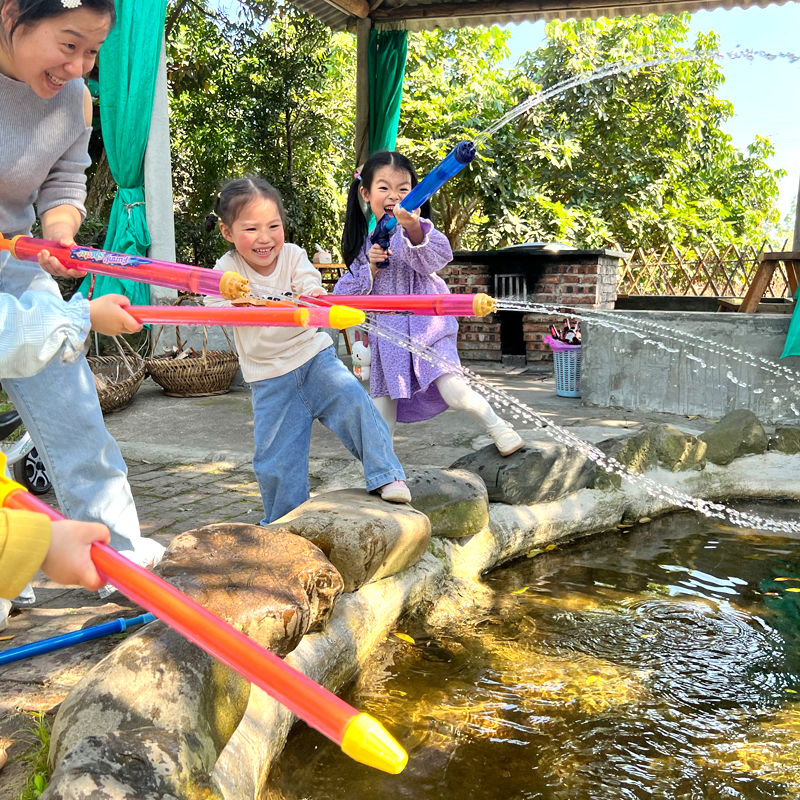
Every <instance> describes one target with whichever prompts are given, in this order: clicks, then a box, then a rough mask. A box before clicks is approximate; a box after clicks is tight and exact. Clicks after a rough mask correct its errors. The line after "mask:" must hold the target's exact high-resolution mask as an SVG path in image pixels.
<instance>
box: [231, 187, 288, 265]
mask: <svg viewBox="0 0 800 800" xmlns="http://www.w3.org/2000/svg"><path fill="white" fill-rule="evenodd" d="M219 230H220V233H222V236H223V237H224V238H225V239H227V240H228V241H229V242H230V243H231V244H232V245H233V246H234V247H235V248H236V250H237V251H238V253H239V255H241V256H242V258H244V260H245V261H246V262H247V263H248V264H249V265H250V266H251V267H252V268H253V269H254V270H255V271H256V272H258V273H259V274H261V275H270V274H271V273H272V272H273V270H274V269H275V264H276V263H277V260H278V254H279V253H280V252H281V248H282V247H283V243H284V232H283V220H282V219H281V215H280V211H278V207H277V206H276V205H275V203H273V202H272V200H267V199H266V198H263V197H257V198H256V199H254V200H251V201H250V202H249V203H248V204H247V205H246V206H244V207H243V208H242V210H241V212H240V213H239V216H238V217H237V218H236V219H235V220H234V222H233V224H232V225H231V226H230V227H228V226H227V225H226V224H225V223H224V222H220V224H219Z"/></svg>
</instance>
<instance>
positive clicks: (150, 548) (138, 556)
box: [97, 539, 167, 600]
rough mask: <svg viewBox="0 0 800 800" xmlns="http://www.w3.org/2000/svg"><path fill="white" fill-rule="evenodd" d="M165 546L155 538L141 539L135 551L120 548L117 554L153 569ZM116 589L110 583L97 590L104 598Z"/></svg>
mask: <svg viewBox="0 0 800 800" xmlns="http://www.w3.org/2000/svg"><path fill="white" fill-rule="evenodd" d="M166 549H167V548H166V547H164V545H163V544H159V543H158V542H157V541H156V540H155V539H142V546H141V547H139V549H138V550H136V551H135V552H134V551H133V550H120V551H119V554H120V555H121V556H125V558H127V559H130V560H131V561H133V563H134V564H138V565H139V566H140V567H144V568H145V569H153V567H155V566H157V565H158V564H159V563H160V561H161V559H162V558H163V557H164V551H165V550H166ZM116 591H117V587H116V586H114V585H113V584H111V583H107V584H106V585H105V586H101V587H100V588H99V589H98V590H97V594H98V595H99V597H100V599H101V600H105V599H106V598H107V597H110V596H111V595H112V594H114V592H116Z"/></svg>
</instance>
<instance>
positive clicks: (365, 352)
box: [352, 331, 372, 381]
mask: <svg viewBox="0 0 800 800" xmlns="http://www.w3.org/2000/svg"><path fill="white" fill-rule="evenodd" d="M362 336H363V339H362V338H361V337H362ZM352 349H353V375H355V376H356V378H358V379H359V380H360V381H368V380H369V365H370V363H371V362H372V353H371V352H370V349H369V336H368V334H366V333H364V334H362V333H361V331H356V340H355V341H354V342H353V348H352Z"/></svg>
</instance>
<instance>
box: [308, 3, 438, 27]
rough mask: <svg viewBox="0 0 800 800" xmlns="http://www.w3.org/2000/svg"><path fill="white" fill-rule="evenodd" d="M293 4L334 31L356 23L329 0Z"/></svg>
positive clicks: (353, 18)
mask: <svg viewBox="0 0 800 800" xmlns="http://www.w3.org/2000/svg"><path fill="white" fill-rule="evenodd" d="M293 4H294V5H296V6H297V7H298V8H299V9H301V10H302V11H305V12H307V13H308V14H311V16H312V17H314V19H318V20H319V21H320V22H324V23H325V24H326V25H327V26H328V27H329V28H330V29H331V30H332V31H334V32H335V31H345V30H347V29H348V25H349V24H352V25H355V17H351V16H350V15H349V14H346V13H345V12H344V11H340V10H339V9H338V8H336V7H335V6H333V5H331V4H330V3H328V2H327V0H293ZM420 30H422V29H420Z"/></svg>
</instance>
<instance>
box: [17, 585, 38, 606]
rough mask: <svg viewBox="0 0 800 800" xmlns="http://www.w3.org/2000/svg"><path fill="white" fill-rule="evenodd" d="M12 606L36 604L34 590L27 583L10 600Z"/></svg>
mask: <svg viewBox="0 0 800 800" xmlns="http://www.w3.org/2000/svg"><path fill="white" fill-rule="evenodd" d="M11 602H12V603H13V605H14V608H30V607H31V606H32V605H35V604H36V592H34V591H33V586H31V585H30V584H28V585H27V586H26V587H25V588H24V589H23V590H22V591H21V592H20V593H19V594H18V595H17V596H16V597H15V598H14V599H13V600H12V601H11Z"/></svg>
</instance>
